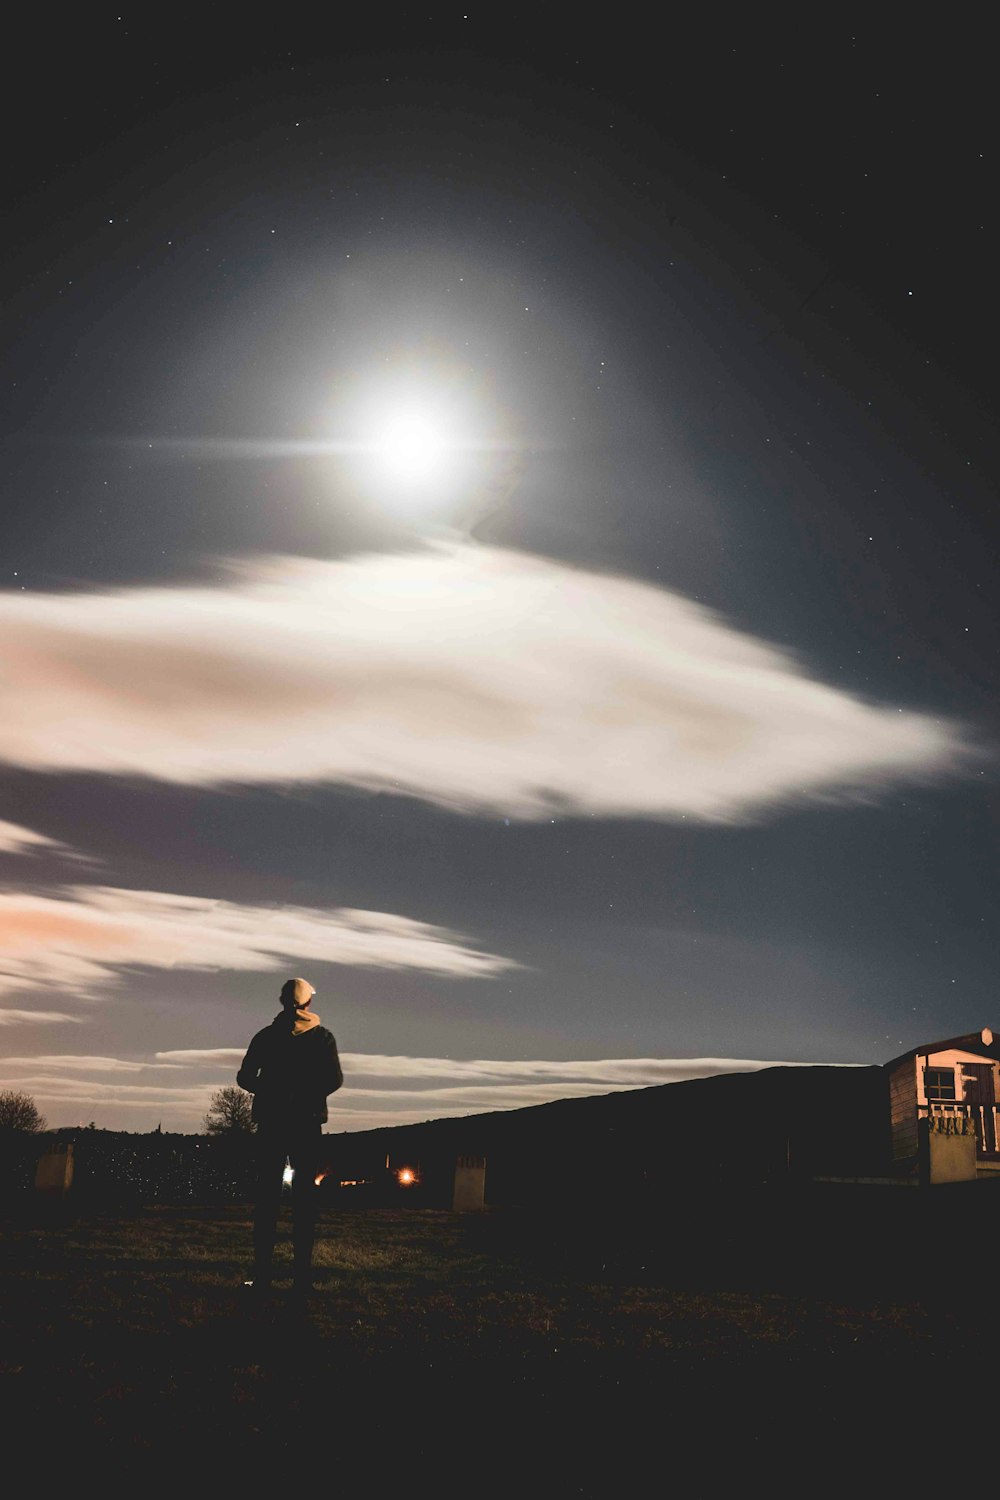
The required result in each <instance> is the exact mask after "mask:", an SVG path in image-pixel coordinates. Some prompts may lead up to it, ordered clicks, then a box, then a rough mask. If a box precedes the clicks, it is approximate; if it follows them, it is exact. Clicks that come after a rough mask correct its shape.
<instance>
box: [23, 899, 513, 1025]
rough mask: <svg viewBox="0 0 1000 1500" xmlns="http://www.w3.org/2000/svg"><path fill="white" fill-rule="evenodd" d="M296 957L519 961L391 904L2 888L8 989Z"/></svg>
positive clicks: (482, 966)
mask: <svg viewBox="0 0 1000 1500" xmlns="http://www.w3.org/2000/svg"><path fill="white" fill-rule="evenodd" d="M291 957H294V958H295V959H296V961H298V960H309V959H311V960H314V961H317V962H321V963H333V964H353V965H358V966H360V967H362V968H377V969H415V970H424V971H426V972H429V973H432V974H440V975H442V976H443V977H446V978H449V977H463V978H468V977H473V978H490V977H492V976H494V975H496V974H499V973H502V972H504V971H505V970H509V969H514V968H517V967H518V965H517V964H516V963H515V962H514V961H513V960H512V959H508V958H502V957H500V956H499V955H497V954H494V953H484V952H482V951H480V950H479V949H477V948H475V947H474V946H472V945H471V944H470V942H469V941H468V940H467V939H466V938H464V937H462V936H460V935H459V934H457V933H454V932H450V931H448V930H447V929H445V928H443V927H435V926H432V925H430V924H429V923H426V922H418V921H414V920H413V919H411V918H409V917H403V916H399V915H397V914H395V913H392V912H375V911H362V910H358V909H356V908H352V907H338V908H335V909H333V910H331V911H319V910H315V909H313V908H310V907H296V906H282V907H266V906H250V905H238V904H236V903H234V902H230V901H213V900H211V899H209V898H207V897H202V896H180V895H172V894H169V893H167V892H163V891H130V890H121V889H116V888H114V887H110V886H83V885H80V886H71V887H68V888H66V889H65V890H64V891H63V892H62V893H61V894H60V895H58V896H41V895H24V894H15V893H11V892H6V893H0V992H2V991H4V990H6V991H8V992H9V991H14V990H18V991H25V990H44V991H46V992H49V993H51V992H52V991H70V992H72V993H73V994H75V995H78V996H81V997H84V998H95V997H98V996H99V995H100V994H101V992H102V991H104V990H106V989H107V987H108V986H109V985H112V984H113V983H114V982H116V980H117V979H118V978H119V976H120V973H121V970H122V968H123V967H126V966H127V967H134V966H136V965H139V966H144V967H150V968H158V969H209V970H219V969H239V970H247V969H250V970H258V971H267V970H272V969H277V968H280V967H281V965H282V964H283V963H284V962H286V961H287V960H288V959H289V958H291ZM0 1014H3V1013H2V1012H0ZM6 1014H7V1015H8V1016H10V1015H17V1016H20V1017H22V1018H26V1017H27V1016H29V1015H31V1016H32V1017H33V1018H34V1019H37V1018H38V1015H39V1014H40V1013H35V1012H12V1011H8V1012H6Z"/></svg>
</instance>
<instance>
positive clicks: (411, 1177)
mask: <svg viewBox="0 0 1000 1500" xmlns="http://www.w3.org/2000/svg"><path fill="white" fill-rule="evenodd" d="M396 1179H397V1181H398V1182H399V1185H400V1187H409V1186H410V1184H411V1183H414V1182H416V1180H417V1174H416V1173H415V1172H414V1170H413V1168H412V1167H400V1169H399V1171H398V1172H397V1173H396Z"/></svg>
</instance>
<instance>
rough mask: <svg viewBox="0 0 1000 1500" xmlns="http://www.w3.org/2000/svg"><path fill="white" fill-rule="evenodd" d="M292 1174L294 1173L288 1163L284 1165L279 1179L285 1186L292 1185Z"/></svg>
mask: <svg viewBox="0 0 1000 1500" xmlns="http://www.w3.org/2000/svg"><path fill="white" fill-rule="evenodd" d="M294 1176H295V1173H294V1172H293V1171H292V1169H291V1167H289V1166H288V1165H286V1166H285V1170H284V1171H283V1172H282V1174H281V1180H282V1182H283V1183H284V1184H285V1187H291V1185H292V1178H293V1177H294Z"/></svg>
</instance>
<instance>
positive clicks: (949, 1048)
mask: <svg viewBox="0 0 1000 1500" xmlns="http://www.w3.org/2000/svg"><path fill="white" fill-rule="evenodd" d="M885 1069H886V1073H887V1074H888V1080H889V1114H890V1120H891V1130H892V1154H893V1158H894V1159H895V1161H896V1162H897V1163H902V1162H905V1161H907V1160H909V1159H913V1160H914V1161H915V1160H916V1158H917V1155H918V1151H919V1142H920V1137H921V1122H922V1121H924V1122H926V1125H925V1126H924V1129H925V1130H927V1129H931V1130H935V1131H939V1130H945V1131H950V1130H955V1131H956V1132H963V1133H964V1132H968V1131H972V1132H973V1133H974V1134H975V1137H976V1173H977V1175H986V1174H987V1173H989V1172H993V1171H1000V1122H998V1118H997V1115H998V1110H1000V1040H998V1039H997V1036H996V1034H995V1033H994V1032H993V1031H992V1030H991V1028H990V1027H989V1026H984V1027H983V1029H982V1031H973V1032H970V1033H969V1034H968V1035H967V1036H953V1037H948V1038H946V1040H944V1041H941V1042H930V1043H926V1044H925V1045H923V1046H921V1047H913V1048H911V1050H910V1051H909V1052H904V1053H903V1054H902V1056H901V1057H894V1058H893V1059H892V1061H891V1062H888V1063H886V1064H885Z"/></svg>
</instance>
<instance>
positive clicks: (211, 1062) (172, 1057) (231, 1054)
mask: <svg viewBox="0 0 1000 1500" xmlns="http://www.w3.org/2000/svg"><path fill="white" fill-rule="evenodd" d="M245 1051H246V1048H245V1047H184V1048H181V1049H180V1050H178V1051H175V1052H157V1053H156V1058H157V1061H160V1062H169V1063H183V1064H185V1066H187V1067H194V1068H196V1067H198V1066H200V1065H204V1064H208V1066H209V1067H217V1068H222V1067H228V1066H229V1065H230V1064H232V1065H233V1067H239V1065H240V1063H241V1062H242V1061H243V1054H244V1052H245Z"/></svg>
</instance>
